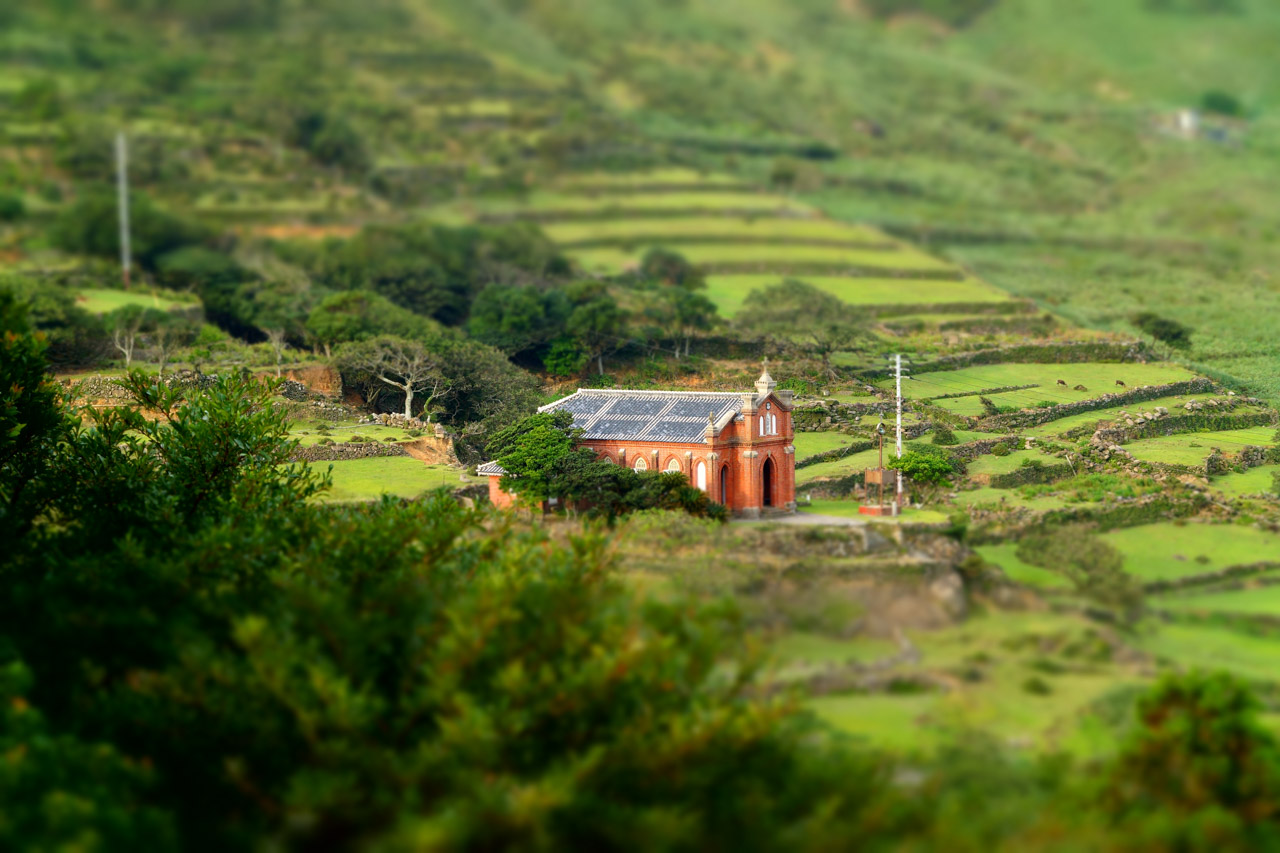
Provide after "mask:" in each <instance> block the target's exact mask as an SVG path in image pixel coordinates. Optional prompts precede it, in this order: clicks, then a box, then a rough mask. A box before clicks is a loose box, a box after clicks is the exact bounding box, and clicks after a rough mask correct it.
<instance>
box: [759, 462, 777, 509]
mask: <svg viewBox="0 0 1280 853" xmlns="http://www.w3.org/2000/svg"><path fill="white" fill-rule="evenodd" d="M760 478H761V480H762V481H763V482H762V483H761V489H760V494H761V496H762V497H763V499H764V505H765V506H773V480H774V477H773V458H772V457H770V458H769V459H766V460H764V467H763V468H761V469H760Z"/></svg>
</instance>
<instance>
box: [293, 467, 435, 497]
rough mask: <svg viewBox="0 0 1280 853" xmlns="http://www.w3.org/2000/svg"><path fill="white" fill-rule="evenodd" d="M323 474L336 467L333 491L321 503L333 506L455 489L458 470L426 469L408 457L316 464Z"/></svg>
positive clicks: (334, 469)
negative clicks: (446, 488)
mask: <svg viewBox="0 0 1280 853" xmlns="http://www.w3.org/2000/svg"><path fill="white" fill-rule="evenodd" d="M312 464H313V465H314V466H315V467H316V468H318V469H319V470H321V471H323V470H325V469H326V468H327V467H328V466H330V465H332V466H333V488H332V489H330V491H329V492H327V493H326V494H325V495H324V496H323V497H322V498H321V500H324V501H331V502H347V501H369V500H376V499H377V498H378V497H380V496H381V495H384V494H385V495H396V496H397V497H402V498H412V497H417V496H418V495H420V494H422V493H423V492H425V491H427V490H429V489H435V488H439V487H441V486H456V485H458V484H459V482H460V472H459V471H458V469H456V468H453V467H450V466H448V465H426V464H424V463H422V462H419V461H418V460H417V459H411V458H409V457H407V456H383V457H377V458H374V459H350V460H344V461H340V462H315V463H312Z"/></svg>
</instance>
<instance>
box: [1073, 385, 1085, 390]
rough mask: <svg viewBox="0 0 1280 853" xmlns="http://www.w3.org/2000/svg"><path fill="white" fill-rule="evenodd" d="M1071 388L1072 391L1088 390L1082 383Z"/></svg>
mask: <svg viewBox="0 0 1280 853" xmlns="http://www.w3.org/2000/svg"><path fill="white" fill-rule="evenodd" d="M1071 390H1072V391H1088V390H1089V389H1088V388H1086V387H1084V386H1083V385H1077V386H1076V387H1074V388H1072V389H1071Z"/></svg>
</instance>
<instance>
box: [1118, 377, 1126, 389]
mask: <svg viewBox="0 0 1280 853" xmlns="http://www.w3.org/2000/svg"><path fill="white" fill-rule="evenodd" d="M1116 384H1117V385H1119V386H1120V387H1121V388H1128V387H1129V386H1128V385H1125V384H1124V383H1123V382H1121V381H1120V380H1119V379H1117V380H1116Z"/></svg>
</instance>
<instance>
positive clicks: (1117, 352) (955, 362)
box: [860, 341, 1155, 378]
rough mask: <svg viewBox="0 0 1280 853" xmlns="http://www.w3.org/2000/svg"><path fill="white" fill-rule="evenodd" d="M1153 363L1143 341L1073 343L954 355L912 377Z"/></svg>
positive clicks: (883, 373)
mask: <svg viewBox="0 0 1280 853" xmlns="http://www.w3.org/2000/svg"><path fill="white" fill-rule="evenodd" d="M1153 360H1155V356H1154V354H1153V353H1152V352H1151V350H1150V348H1149V347H1148V346H1147V344H1146V343H1145V342H1144V341H1128V342H1123V341H1121V342H1114V341H1079V342H1075V343H1049V344H1019V345H1017V346H1011V347H999V348H996V349H985V350H975V351H974V352H965V353H958V354H956V355H949V356H945V357H943V358H939V359H937V360H936V361H929V362H925V363H923V364H917V365H915V366H914V367H912V369H911V372H912V373H914V374H920V373H932V372H936V371H940V370H959V369H961V368H963V367H974V366H976V365H981V364H1072V363H1080V362H1086V361H1114V362H1125V361H1128V362H1147V361H1153ZM860 375H862V376H864V377H868V378H870V377H884V376H888V375H889V371H888V369H879V370H874V371H865V372H863V373H862V374H860Z"/></svg>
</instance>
